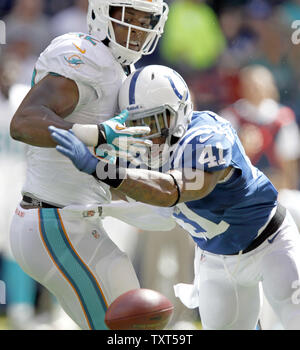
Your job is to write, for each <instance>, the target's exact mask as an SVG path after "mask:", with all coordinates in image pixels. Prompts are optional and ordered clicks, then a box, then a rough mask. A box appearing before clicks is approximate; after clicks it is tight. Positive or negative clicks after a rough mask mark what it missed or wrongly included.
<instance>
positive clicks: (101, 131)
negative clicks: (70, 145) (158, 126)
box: [72, 110, 152, 160]
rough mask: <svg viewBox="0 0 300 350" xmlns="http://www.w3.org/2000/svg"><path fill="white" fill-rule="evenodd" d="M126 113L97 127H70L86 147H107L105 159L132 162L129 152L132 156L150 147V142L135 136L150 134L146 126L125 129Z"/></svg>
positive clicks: (79, 125) (123, 112)
mask: <svg viewBox="0 0 300 350" xmlns="http://www.w3.org/2000/svg"><path fill="white" fill-rule="evenodd" d="M128 115H129V113H128V111H127V110H124V111H122V112H121V113H120V114H119V115H118V116H116V117H114V118H111V119H109V120H107V121H105V122H103V123H101V124H99V125H82V124H75V125H74V126H73V127H72V131H73V132H74V134H75V135H76V136H77V137H78V138H79V139H80V140H81V141H83V142H84V143H85V144H86V145H87V146H94V147H99V146H103V145H109V146H112V147H113V150H112V148H111V147H110V149H109V148H108V149H107V148H106V147H104V148H103V147H100V148H102V153H103V149H105V153H106V154H107V157H109V156H110V157H111V158H113V157H116V156H117V157H121V158H126V159H128V160H132V159H133V157H131V156H130V153H129V151H131V153H132V154H136V153H137V152H143V150H145V148H148V147H151V146H152V142H151V141H150V140H143V139H140V138H137V137H136V136H142V135H146V134H148V133H149V132H150V128H149V127H148V126H134V127H127V126H126V125H125V122H126V119H127V118H128ZM111 151H113V152H111Z"/></svg>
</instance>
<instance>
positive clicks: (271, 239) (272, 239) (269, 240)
mask: <svg viewBox="0 0 300 350" xmlns="http://www.w3.org/2000/svg"><path fill="white" fill-rule="evenodd" d="M279 233H280V232H278V233H276V235H275V236H274V237H272V238H270V239H268V242H269V243H270V244H272V243H273V242H274V239H275V238H276V237H277V236H278V235H279Z"/></svg>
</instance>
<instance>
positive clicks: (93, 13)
mask: <svg viewBox="0 0 300 350" xmlns="http://www.w3.org/2000/svg"><path fill="white" fill-rule="evenodd" d="M95 19H96V15H95V12H94V10H92V20H93V21H94V20H95Z"/></svg>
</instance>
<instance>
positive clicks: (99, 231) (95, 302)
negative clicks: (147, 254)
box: [10, 206, 139, 330]
mask: <svg viewBox="0 0 300 350" xmlns="http://www.w3.org/2000/svg"><path fill="white" fill-rule="evenodd" d="M10 244H11V249H12V252H13V255H14V257H15V259H16V261H17V262H18V264H19V265H20V266H21V268H22V269H23V270H24V271H25V272H26V273H27V274H28V275H30V276H31V277H32V278H34V279H35V280H37V281H38V282H39V283H41V284H42V285H43V286H45V287H46V288H47V289H48V290H49V291H50V292H52V293H53V294H54V295H55V296H56V298H57V299H58V301H59V303H60V304H61V306H62V307H63V309H64V310H65V311H66V313H67V314H68V315H69V316H70V317H71V318H72V319H73V320H74V321H75V322H76V323H77V324H78V326H79V327H80V328H81V329H84V330H85V329H107V327H106V326H105V323H104V316H105V311H106V309H107V307H108V305H110V304H111V303H112V301H113V300H114V299H115V298H117V297H118V296H119V295H121V294H122V293H124V292H126V291H128V290H131V289H135V288H139V282H138V279H137V277H136V274H135V271H134V269H133V267H132V264H131V262H130V260H129V259H128V257H127V255H126V254H125V253H123V252H122V251H121V250H120V249H119V248H118V247H117V246H116V245H115V244H114V243H113V242H112V240H111V239H110V238H109V237H108V235H107V233H106V232H105V231H104V229H103V226H102V219H101V217H100V215H99V213H98V210H97V208H96V209H92V208H89V209H88V210H83V208H79V207H78V208H76V209H74V208H73V209H70V208H67V207H66V208H64V209H31V210H24V209H22V208H21V207H20V206H19V207H18V208H17V210H16V213H15V215H14V217H13V220H12V224H11V232H10Z"/></svg>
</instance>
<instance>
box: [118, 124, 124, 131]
mask: <svg viewBox="0 0 300 350" xmlns="http://www.w3.org/2000/svg"><path fill="white" fill-rule="evenodd" d="M125 129H126V127H125V126H119V125H116V130H118V131H121V130H125Z"/></svg>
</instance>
